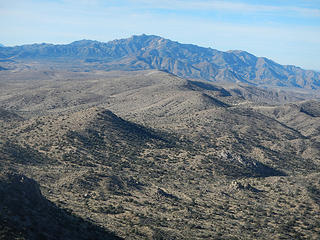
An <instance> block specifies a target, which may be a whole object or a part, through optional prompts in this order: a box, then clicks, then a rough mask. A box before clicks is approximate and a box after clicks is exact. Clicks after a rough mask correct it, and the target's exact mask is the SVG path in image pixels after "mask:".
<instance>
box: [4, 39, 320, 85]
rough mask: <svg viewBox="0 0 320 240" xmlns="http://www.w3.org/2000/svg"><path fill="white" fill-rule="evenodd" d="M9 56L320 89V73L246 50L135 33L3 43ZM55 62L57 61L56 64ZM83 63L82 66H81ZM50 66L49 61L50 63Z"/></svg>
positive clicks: (58, 64)
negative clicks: (103, 39)
mask: <svg viewBox="0 0 320 240" xmlns="http://www.w3.org/2000/svg"><path fill="white" fill-rule="evenodd" d="M0 57H1V59H2V62H3V65H4V66H3V67H8V66H9V68H10V64H9V65H8V66H7V65H6V64H8V62H7V63H6V61H9V60H10V61H12V60H17V61H22V62H25V63H28V62H29V63H32V64H31V65H30V64H29V67H30V66H31V67H32V66H34V64H35V63H36V62H37V61H38V62H41V64H40V65H42V66H43V65H45V64H46V62H47V63H48V64H49V63H50V67H55V66H56V67H58V68H68V69H69V70H70V69H79V68H82V69H87V70H88V71H89V70H92V69H100V70H143V69H159V70H166V71H169V72H171V73H174V74H176V75H178V76H181V77H186V78H193V79H205V80H208V81H213V82H222V83H225V82H232V83H246V84H250V85H255V86H265V87H290V88H304V89H319V87H320V73H318V72H315V71H308V70H303V69H301V68H299V67H295V66H286V65H280V64H277V63H275V62H273V61H271V60H269V59H267V58H263V57H256V56H254V55H252V54H250V53H247V52H245V51H238V50H237V51H228V52H222V51H218V50H215V49H211V48H204V47H199V46H196V45H192V44H181V43H178V42H174V41H171V40H169V39H164V38H161V37H159V36H153V35H140V36H133V37H131V38H128V39H120V40H114V41H110V42H107V43H102V42H98V41H90V40H81V41H76V42H73V43H71V44H66V45H53V44H45V43H43V44H32V45H23V46H16V47H2V48H0ZM53 62H55V63H54V64H53ZM77 65H78V66H77ZM47 68H48V66H47Z"/></svg>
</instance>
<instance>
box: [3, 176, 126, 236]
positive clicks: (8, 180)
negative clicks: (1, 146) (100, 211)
mask: <svg viewBox="0 0 320 240" xmlns="http://www.w3.org/2000/svg"><path fill="white" fill-rule="evenodd" d="M0 239H70V240H71V239H110V240H111V239H121V238H119V237H117V236H115V235H114V234H112V233H110V232H108V231H106V230H104V229H103V228H101V227H98V226H96V225H94V224H92V223H90V222H87V221H85V220H83V219H81V218H79V217H76V216H74V215H72V214H71V213H70V212H67V211H65V210H62V209H59V208H58V207H57V206H56V205H54V204H53V203H51V202H50V201H48V200H47V199H46V198H45V197H43V196H42V194H41V192H40V189H39V185H38V184H37V182H35V181H34V180H32V179H29V178H27V177H26V176H24V175H19V174H16V173H12V172H11V173H10V172H3V171H2V172H1V175H0Z"/></svg>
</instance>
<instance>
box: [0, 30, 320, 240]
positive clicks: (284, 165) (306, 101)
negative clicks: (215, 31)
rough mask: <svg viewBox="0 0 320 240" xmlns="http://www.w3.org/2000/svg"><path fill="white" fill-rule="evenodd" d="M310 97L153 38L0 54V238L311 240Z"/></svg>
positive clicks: (314, 171) (315, 212) (288, 69)
mask: <svg viewBox="0 0 320 240" xmlns="http://www.w3.org/2000/svg"><path fill="white" fill-rule="evenodd" d="M319 87H320V74H319V72H316V71H309V70H303V69H301V68H299V67H295V66H289V65H280V64H277V63H275V62H273V61H271V60H269V59H267V58H262V57H255V56H254V55H252V54H249V53H247V52H244V51H228V52H222V51H218V50H215V49H211V48H202V47H198V46H195V45H190V44H180V43H178V42H173V41H171V40H168V39H164V38H161V37H158V36H149V35H141V36H133V37H131V38H128V39H121V40H115V41H111V42H108V43H102V42H97V41H90V40H82V41H76V42H73V43H71V44H66V45H53V44H33V45H23V46H16V47H4V46H0V93H1V94H0V168H1V172H0V239H26V240H27V239H52V240H53V239H319V238H320V214H319V213H320V178H319V177H320V93H319Z"/></svg>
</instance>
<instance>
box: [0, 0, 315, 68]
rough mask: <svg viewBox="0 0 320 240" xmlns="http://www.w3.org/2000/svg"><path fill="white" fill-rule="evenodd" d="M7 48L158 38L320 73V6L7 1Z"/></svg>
mask: <svg viewBox="0 0 320 240" xmlns="http://www.w3.org/2000/svg"><path fill="white" fill-rule="evenodd" d="M0 29H1V34H0V44H4V45H6V46H14V45H22V44H31V43H42V42H46V43H55V44H67V43H70V42H73V41H76V40H81V39H90V40H98V41H102V42H107V41H110V40H114V39H120V38H127V37H130V36H132V35H140V34H143V33H144V34H152V35H158V36H161V37H164V38H168V39H171V40H174V41H178V42H181V43H191V44H196V45H199V46H203V47H211V48H215V49H218V50H221V51H227V50H236V49H237V50H245V51H247V52H250V53H252V54H254V55H256V56H260V57H268V58H270V59H272V60H274V61H276V62H278V63H280V64H286V65H289V64H290V65H296V66H300V67H302V68H305V69H313V70H318V71H320V0H304V1H301V0H278V1H275V0H269V1H256V0H227V1H221V0H217V1H216V0H0Z"/></svg>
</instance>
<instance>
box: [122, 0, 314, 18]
mask: <svg viewBox="0 0 320 240" xmlns="http://www.w3.org/2000/svg"><path fill="white" fill-rule="evenodd" d="M128 1H129V2H130V3H131V4H135V5H136V6H138V5H139V4H140V5H141V6H142V7H144V8H150V9H167V10H182V11H183V10H202V11H215V10H216V11H229V12H238V13H257V14H258V13H269V14H277V13H281V14H284V13H285V14H299V15H303V16H304V17H320V9H319V8H306V7H295V6H292V5H287V6H275V5H266V4H249V3H246V2H232V1H203V0H199V1H194V0H191V1H188V0H187V1H182V0H162V1H157V0H128Z"/></svg>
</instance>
